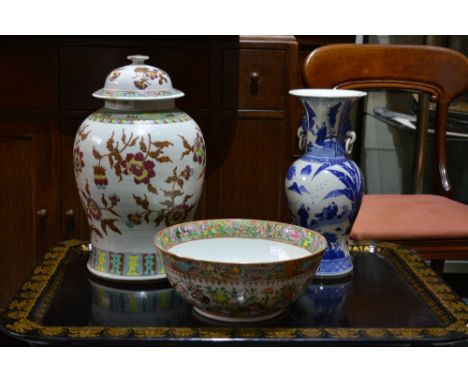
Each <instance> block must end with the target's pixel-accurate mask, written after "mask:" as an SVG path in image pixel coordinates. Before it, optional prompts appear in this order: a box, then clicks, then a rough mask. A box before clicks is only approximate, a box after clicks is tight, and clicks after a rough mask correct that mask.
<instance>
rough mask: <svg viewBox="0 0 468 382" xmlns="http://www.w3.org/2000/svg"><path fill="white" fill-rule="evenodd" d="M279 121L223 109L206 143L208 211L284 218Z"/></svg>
mask: <svg viewBox="0 0 468 382" xmlns="http://www.w3.org/2000/svg"><path fill="white" fill-rule="evenodd" d="M284 131H285V126H284V122H283V121H282V120H280V119H262V118H255V117H244V118H243V117H237V116H236V115H235V113H234V114H232V115H228V114H225V117H224V118H223V122H222V133H221V136H218V137H216V142H217V144H216V146H212V147H211V150H212V151H211V152H210V153H209V155H210V160H211V161H213V162H214V165H213V167H214V168H215V169H214V171H213V176H211V177H210V178H209V180H208V190H207V191H208V195H207V198H208V200H209V206H208V208H207V212H208V215H209V217H225V218H257V219H268V220H284V219H285V216H284V215H285V214H284V206H283V203H284V201H283V197H282V194H283V193H284V192H283V182H284V173H283V172H284V171H283V170H284V165H283V164H284V160H283V158H284V136H285V133H284Z"/></svg>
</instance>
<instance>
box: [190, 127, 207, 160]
mask: <svg viewBox="0 0 468 382" xmlns="http://www.w3.org/2000/svg"><path fill="white" fill-rule="evenodd" d="M205 151H206V148H205V142H204V141H203V137H202V136H201V135H200V134H198V133H197V136H196V138H195V142H194V144H193V161H194V162H198V163H200V164H202V163H204V162H205Z"/></svg>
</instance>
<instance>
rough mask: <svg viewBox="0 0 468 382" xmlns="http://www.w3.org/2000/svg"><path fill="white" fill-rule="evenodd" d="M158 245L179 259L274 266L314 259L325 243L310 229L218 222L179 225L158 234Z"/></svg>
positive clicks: (219, 220)
mask: <svg viewBox="0 0 468 382" xmlns="http://www.w3.org/2000/svg"><path fill="white" fill-rule="evenodd" d="M155 244H156V246H157V247H159V248H160V249H162V250H164V251H167V252H170V253H171V254H173V255H176V256H178V257H182V258H186V259H191V260H200V261H208V262H217V263H236V264H256V263H274V262H281V261H289V260H295V259H301V258H306V257H310V256H312V255H315V254H319V253H321V252H322V251H323V250H324V249H325V247H326V241H325V239H324V238H323V237H322V236H321V235H320V234H318V233H316V232H314V231H311V230H308V229H306V228H302V227H298V226H294V225H290V224H284V223H278V222H270V221H264V220H244V219H217V220H204V221H195V222H188V223H183V224H179V225H177V226H172V227H168V228H165V229H163V230H162V231H160V232H159V233H157V234H156V237H155Z"/></svg>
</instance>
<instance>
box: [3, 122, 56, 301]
mask: <svg viewBox="0 0 468 382" xmlns="http://www.w3.org/2000/svg"><path fill="white" fill-rule="evenodd" d="M51 136H52V135H51V131H50V129H49V127H48V122H47V120H45V119H40V118H37V119H32V118H31V119H13V118H2V119H0V161H1V162H0V163H2V166H1V167H0V177H1V179H2V187H1V188H0V222H2V224H1V227H2V229H1V230H0V306H3V307H4V306H5V304H6V303H7V302H8V301H9V300H10V299H11V298H12V297H13V294H14V292H15V291H17V289H18V288H19V286H20V285H21V284H22V282H24V280H25V278H26V277H27V275H28V274H29V273H30V272H31V271H32V269H33V266H34V265H35V263H36V261H37V260H38V259H39V258H40V257H41V256H42V254H43V253H44V251H45V249H46V248H47V247H48V246H50V245H52V244H53V243H54V242H56V241H58V239H59V236H58V234H57V230H56V229H55V227H56V215H57V211H56V204H57V192H56V186H57V180H56V176H54V165H53V163H54V162H55V157H54V150H52V149H51V147H50V146H51ZM40 210H44V211H45V216H39V215H38V211H40Z"/></svg>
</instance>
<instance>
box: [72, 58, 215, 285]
mask: <svg viewBox="0 0 468 382" xmlns="http://www.w3.org/2000/svg"><path fill="white" fill-rule="evenodd" d="M128 58H129V59H130V60H131V61H132V63H131V64H130V65H127V66H124V67H122V68H118V69H115V70H114V71H112V72H111V73H110V74H109V76H108V77H107V79H106V83H105V86H104V88H103V89H101V90H98V91H97V92H95V93H94V94H93V95H94V96H95V97H97V98H101V99H104V100H105V106H104V108H102V109H100V110H98V111H96V112H95V113H93V114H91V115H90V116H89V117H88V118H87V119H86V120H85V121H84V122H83V123H82V124H81V126H80V128H79V130H78V133H77V135H76V138H75V144H74V148H73V164H74V170H75V177H76V181H77V185H78V190H79V193H80V197H81V201H82V203H83V206H84V209H85V212H86V215H87V219H88V223H89V227H90V231H91V242H92V245H93V251H92V253H91V256H90V259H89V262H88V268H89V270H90V271H91V272H92V273H93V274H95V275H96V276H99V277H102V278H105V279H109V280H117V281H119V280H124V281H132V280H134V281H139V280H144V281H147V280H153V279H159V278H164V277H165V272H164V267H163V265H162V262H161V260H160V258H159V256H157V255H156V253H155V249H154V245H153V237H154V233H155V232H157V231H159V230H161V229H162V228H164V227H167V226H170V225H173V224H178V223H181V222H184V221H186V220H190V219H192V218H193V215H194V214H195V211H196V207H197V204H198V201H199V199H200V194H201V190H202V186H203V181H204V174H205V166H206V147H205V141H204V139H203V135H202V132H201V130H200V128H199V127H198V125H197V124H196V123H195V121H194V120H193V119H192V118H191V117H190V116H188V115H187V114H186V113H184V112H182V111H180V110H178V109H176V108H175V103H174V99H175V98H179V97H182V96H183V95H184V93H182V92H180V91H179V90H177V89H174V88H173V87H172V82H171V79H170V77H169V76H168V74H167V73H166V72H164V71H163V70H161V69H158V68H155V67H153V66H149V65H146V64H144V61H145V60H147V59H148V57H146V56H129V57H128Z"/></svg>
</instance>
